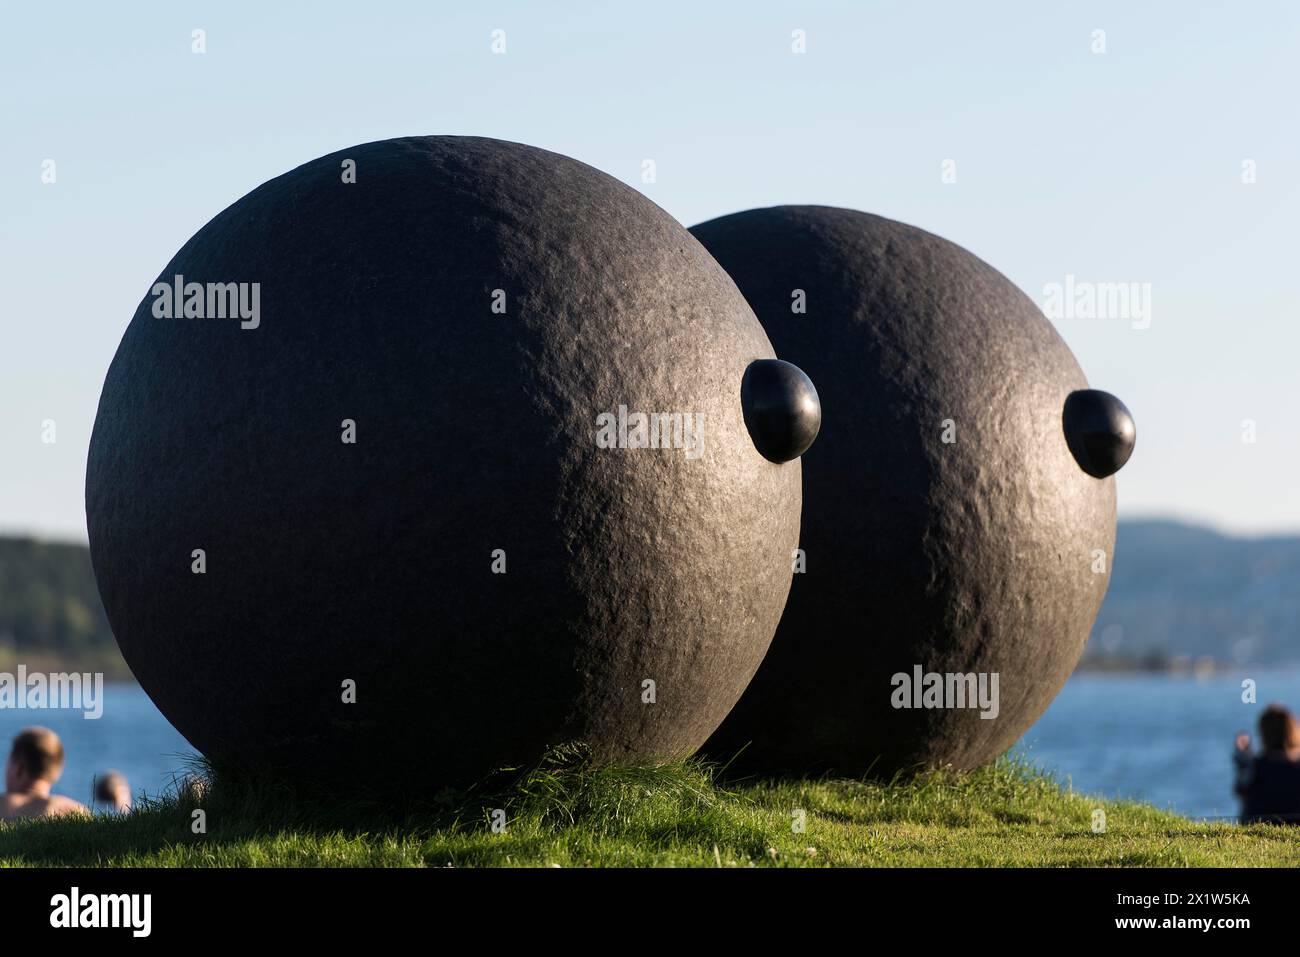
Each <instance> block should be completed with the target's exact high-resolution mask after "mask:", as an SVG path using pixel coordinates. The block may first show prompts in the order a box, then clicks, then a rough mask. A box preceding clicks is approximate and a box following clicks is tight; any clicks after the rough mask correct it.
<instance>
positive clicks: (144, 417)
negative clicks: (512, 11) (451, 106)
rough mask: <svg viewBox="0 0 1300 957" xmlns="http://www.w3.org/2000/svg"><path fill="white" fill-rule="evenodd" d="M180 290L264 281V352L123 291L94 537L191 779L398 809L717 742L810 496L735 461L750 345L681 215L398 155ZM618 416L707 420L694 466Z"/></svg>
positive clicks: (275, 208) (728, 294) (265, 227)
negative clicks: (394, 800) (197, 563)
mask: <svg viewBox="0 0 1300 957" xmlns="http://www.w3.org/2000/svg"><path fill="white" fill-rule="evenodd" d="M346 159H351V160H354V161H355V163H356V182H355V183H351V184H348V183H344V182H343V181H342V176H341V173H342V164H343V162H344V160H346ZM178 273H179V274H182V275H183V276H184V277H185V279H186V281H198V282H249V283H252V282H258V283H260V284H261V288H260V322H259V324H258V325H257V327H256V328H248V329H245V328H241V325H240V323H239V322H238V321H236V320H231V319H213V318H209V319H160V318H156V317H155V316H154V315H153V314H152V312H151V309H152V305H153V302H154V299H153V297H152V296H146V298H145V300H144V301H143V302H142V303H141V305H140V307H139V309H138V310H137V312H136V314H135V317H134V319H133V320H132V321H131V323H130V326H129V327H128V329H127V331H126V333H125V335H124V337H123V339H122V343H121V345H120V347H119V349H118V352H117V355H116V357H115V358H114V360H113V363H112V366H111V368H110V369H109V372H108V376H107V380H106V382H105V384H104V390H103V395H102V398H101V400H100V405H99V413H98V417H97V419H96V422H95V429H94V434H93V437H92V440H91V446H90V455H89V463H88V468H87V477H86V511H87V519H88V523H89V531H90V544H91V550H92V556H93V560H94V565H95V571H96V575H97V577H98V582H99V587H100V590H101V593H102V595H103V598H104V604H105V606H106V608H107V611H108V616H109V619H110V621H111V623H112V625H113V629H114V632H115V634H116V636H117V640H118V642H119V644H120V645H121V648H122V652H123V654H124V655H125V657H126V660H127V662H128V663H129V664H130V666H131V668H132V670H133V671H134V672H135V674H136V676H137V677H138V678H139V680H140V683H141V684H142V685H143V687H144V688H145V690H146V691H147V692H148V693H149V695H150V697H152V698H153V700H154V701H155V702H156V703H157V705H158V707H159V708H160V709H161V710H162V712H163V714H164V715H166V716H167V718H168V719H169V720H170V721H172V722H173V723H174V724H175V725H176V727H177V728H178V729H179V730H180V731H181V732H182V733H183V734H184V735H185V736H186V737H187V738H188V739H189V740H190V741H191V742H193V744H194V745H195V746H196V747H197V748H199V750H201V751H203V752H204V753H205V754H208V755H210V756H215V757H217V758H219V759H221V760H224V761H228V762H236V763H238V764H241V765H243V766H245V767H248V768H252V769H268V768H279V769H282V770H284V771H286V772H288V773H289V774H291V775H294V776H297V777H300V778H312V777H323V778H327V777H334V776H340V775H341V776H351V775H358V774H360V775H362V776H363V777H364V778H365V779H366V781H367V782H368V783H371V784H375V783H389V784H391V785H393V786H396V787H403V788H406V787H411V786H422V785H425V784H436V783H438V782H442V781H459V780H465V779H468V778H472V777H474V776H476V775H479V774H482V773H483V772H485V771H488V770H490V769H492V768H494V767H497V766H500V765H502V764H507V763H514V762H524V761H530V760H532V759H534V758H536V757H538V755H539V754H540V753H541V751H542V750H543V748H544V747H545V746H546V745H548V744H549V743H551V742H554V741H560V740H579V741H584V742H586V743H588V744H589V745H590V746H591V747H592V749H593V751H594V753H595V756H596V757H597V758H598V759H601V760H612V759H619V760H642V759H657V758H666V757H671V756H675V755H679V754H683V753H686V752H689V751H691V750H692V749H694V748H696V747H698V746H699V744H700V743H701V742H702V741H703V740H704V739H705V738H706V737H707V736H708V735H709V734H710V733H711V732H712V731H713V730H714V729H715V728H716V727H717V725H718V723H719V722H720V721H721V719H722V718H723V716H724V715H725V714H726V713H727V711H728V709H729V708H730V707H731V706H732V704H733V703H734V702H735V701H736V699H737V698H738V697H739V695H740V693H741V691H742V690H743V689H744V687H745V686H746V683H747V682H748V681H749V679H750V677H751V675H752V674H753V672H754V670H755V668H756V667H757V666H758V663H759V661H760V660H761V659H762V656H763V654H764V652H765V650H766V648H767V646H768V643H769V641H770V639H771V636H772V633H773V632H774V630H775V627H776V623H777V621H778V619H779V617H780V614H781V610H782V607H783V605H784V602H785V597H786V593H787V590H788V587H789V583H790V574H791V568H790V553H791V550H792V549H793V548H794V546H795V542H796V540H797V537H798V524H799V497H800V495H799V488H800V484H799V483H800V466H799V463H798V462H788V463H785V464H782V465H777V464H773V463H772V462H769V461H766V460H765V459H764V458H763V457H762V456H761V455H760V454H759V452H758V451H757V450H756V449H755V447H754V444H753V442H752V441H751V439H750V437H749V435H748V433H747V431H746V427H745V423H744V421H743V416H742V410H741V403H740V390H741V381H742V377H743V375H744V372H745V370H746V368H747V367H748V366H749V364H750V363H751V362H753V361H754V360H757V359H763V358H771V357H772V356H773V352H772V349H771V347H770V345H769V343H768V341H767V338H766V337H765V336H764V334H763V331H762V329H761V327H760V326H759V324H758V323H757V321H756V320H755V318H754V316H753V314H752V313H751V312H750V310H749V309H748V307H747V306H746V304H745V302H744V300H743V298H742V297H741V296H740V294H739V293H738V292H737V290H736V289H735V287H734V285H733V284H732V282H731V280H730V279H729V278H728V277H727V275H726V274H725V273H724V272H723V271H722V269H721V268H720V267H719V266H718V265H717V264H716V263H715V262H714V261H713V260H712V259H711V258H710V257H709V256H708V255H707V254H706V253H705V252H704V250H703V249H701V248H700V246H699V245H698V244H697V243H696V242H695V241H694V240H693V239H692V238H691V236H690V235H689V233H687V232H686V230H685V229H683V228H682V227H681V226H680V225H679V224H678V223H676V222H675V221H674V220H673V219H672V218H671V217H669V216H668V215H667V214H666V213H664V212H663V211H662V210H660V209H659V208H658V207H657V206H655V205H654V204H652V203H651V202H649V201H648V200H646V199H645V198H643V197H642V196H641V195H640V194H638V193H636V192H635V191H633V190H631V189H630V188H628V187H626V186H624V185H622V184H620V183H618V182H617V181H615V180H614V179H612V178H610V177H608V176H606V175H604V174H602V173H600V172H598V171H596V170H594V169H592V168H590V167H588V166H585V165H583V164H581V163H579V162H576V161H574V160H572V159H569V158H567V157H564V156H560V155H557V154H554V153H550V152H546V151H543V150H539V149H533V148H530V147H526V146H521V145H517V144H511V143H504V142H499V141H494V140H487V139H478V138H461V137H427V138H410V139H397V140H389V141H385V142H379V143H371V144H368V145H363V146H357V147H355V148H353V149H348V150H344V151H341V152H339V153H335V154H333V155H330V156H326V157H323V158H321V159H317V160H314V161H312V162H309V163H307V164H305V165H304V166H301V167H299V168H297V169H295V170H293V171H292V172H289V173H287V174H285V175H283V176H280V177H278V178H277V179H274V180H272V181H270V182H268V183H266V184H264V185H263V186H261V187H259V188H258V189H256V190H254V191H253V192H251V193H249V194H248V195H247V196H245V197H244V198H243V199H241V200H239V201H238V202H236V203H235V204H234V205H232V206H231V207H229V208H228V209H226V210H225V211H224V212H222V213H221V214H220V215H218V216H217V217H216V218H215V219H213V220H212V221H211V222H210V223H209V224H208V225H207V226H205V227H204V228H203V229H202V230H201V231H200V232H199V233H198V234H197V235H195V236H194V238H192V239H191V240H190V241H189V242H188V243H186V245H185V246H184V248H182V249H181V251H180V252H179V253H178V254H177V255H176V257H175V258H174V259H173V260H172V261H171V262H170V263H169V264H168V265H167V267H166V268H165V269H164V270H163V271H162V274H161V276H160V277H159V279H160V281H164V282H171V281H172V277H174V276H175V275H176V274H178ZM494 290H502V291H503V293H504V295H505V299H504V303H505V308H506V312H505V314H498V313H494V312H493V311H492V305H493V303H494V301H496V302H499V301H501V300H500V299H499V298H497V299H494V293H493V291H494ZM620 405H625V406H626V407H627V409H628V410H629V414H630V413H632V412H635V411H637V410H640V411H643V412H650V411H668V412H679V413H685V414H691V415H695V414H698V415H702V416H703V433H702V435H703V444H702V453H701V454H698V455H697V454H695V453H694V452H692V451H690V450H685V449H681V448H677V449H671V448H670V449H655V448H650V449H645V448H641V449H633V448H598V447H597V444H596V435H597V427H596V422H597V416H598V415H599V414H600V413H602V412H614V413H615V414H617V412H618V408H619V406H620ZM345 419H351V420H354V422H355V439H356V441H355V444H345V443H344V442H343V441H341V439H342V436H343V428H342V422H343V420H345ZM683 441H685V439H684V440H683ZM195 549H203V550H205V552H206V573H204V574H194V573H193V571H192V563H193V559H192V557H191V555H192V552H193V550H195ZM495 549H502V550H504V552H505V561H506V573H505V574H493V573H492V564H493V551H494V550H495ZM345 679H352V680H354V681H355V682H356V685H357V692H356V703H355V704H344V703H342V701H341V686H342V683H343V682H344V680H345ZM646 680H651V681H654V682H655V686H654V693H655V698H656V702H655V703H654V704H646V703H644V701H643V698H644V697H645V696H646V686H645V685H644V684H643V682H645V681H646ZM386 762H391V763H386ZM389 774H393V775H395V777H393V778H391V779H388V777H387V776H388V775H389Z"/></svg>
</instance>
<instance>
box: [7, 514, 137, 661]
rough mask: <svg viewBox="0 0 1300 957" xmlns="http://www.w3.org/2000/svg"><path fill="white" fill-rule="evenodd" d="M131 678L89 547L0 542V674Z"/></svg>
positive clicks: (18, 540) (14, 540)
mask: <svg viewBox="0 0 1300 957" xmlns="http://www.w3.org/2000/svg"><path fill="white" fill-rule="evenodd" d="M19 663H21V664H25V665H27V667H28V668H29V669H32V670H38V671H74V670H75V671H102V672H104V674H105V675H106V676H107V677H110V678H129V677H130V675H131V672H130V670H129V669H128V668H127V667H126V663H125V662H124V661H123V660H122V655H121V653H120V652H119V651H118V650H117V643H116V642H115V641H114V640H113V633H112V631H111V630H110V629H109V627H108V618H107V617H105V615H104V606H103V605H102V604H101V603H100V600H99V590H98V589H97V588H96V587H95V575H94V572H93V571H92V569H91V567H90V550H89V549H87V548H86V547H85V546H84V545H72V544H63V543H54V542H40V541H35V540H33V539H30V538H4V537H0V670H4V671H10V672H12V671H13V670H14V669H15V667H16V666H17V665H18V664H19Z"/></svg>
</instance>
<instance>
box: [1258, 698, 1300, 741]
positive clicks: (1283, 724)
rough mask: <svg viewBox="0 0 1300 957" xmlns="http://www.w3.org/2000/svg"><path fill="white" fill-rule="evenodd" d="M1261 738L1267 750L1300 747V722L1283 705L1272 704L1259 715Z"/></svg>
mask: <svg viewBox="0 0 1300 957" xmlns="http://www.w3.org/2000/svg"><path fill="white" fill-rule="evenodd" d="M1259 739H1260V742H1261V743H1262V744H1263V745H1264V750H1265V751H1291V750H1295V749H1296V748H1300V724H1297V723H1296V719H1295V715H1293V714H1292V713H1291V712H1290V711H1288V710H1287V709H1286V708H1284V707H1283V706H1282V705H1280V704H1271V705H1269V706H1268V707H1267V708H1265V709H1264V712H1263V713H1262V714H1261V715H1260V716H1259Z"/></svg>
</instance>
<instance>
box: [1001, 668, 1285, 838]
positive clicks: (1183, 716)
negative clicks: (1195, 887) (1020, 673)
mask: <svg viewBox="0 0 1300 957" xmlns="http://www.w3.org/2000/svg"><path fill="white" fill-rule="evenodd" d="M1247 678H1250V679H1253V680H1254V682H1255V696H1256V703H1254V704H1246V703H1243V701H1242V694H1243V690H1242V681H1243V680H1244V679H1247ZM1273 701H1280V702H1282V703H1283V704H1285V705H1287V706H1288V707H1291V708H1293V709H1295V708H1297V707H1300V671H1259V670H1253V669H1247V670H1243V671H1241V672H1230V673H1227V674H1223V675H1216V676H1214V677H1210V678H1204V679H1198V678H1194V677H1191V676H1187V677H1172V676H1168V675H1077V676H1075V677H1073V678H1071V679H1070V680H1069V681H1068V682H1066V685H1065V688H1064V689H1062V691H1061V693H1060V695H1058V696H1057V698H1056V700H1055V701H1053V702H1052V706H1051V707H1050V708H1048V709H1047V713H1046V714H1044V715H1043V716H1042V717H1041V718H1040V719H1039V720H1038V723H1037V724H1035V725H1034V726H1033V727H1032V728H1030V729H1029V731H1027V732H1026V733H1025V736H1024V737H1023V738H1021V740H1020V743H1019V744H1018V745H1017V747H1016V750H1017V751H1018V752H1019V753H1021V754H1023V755H1025V756H1027V757H1028V758H1029V759H1030V760H1031V761H1032V762H1033V763H1035V764H1037V765H1039V766H1041V767H1044V768H1050V769H1052V770H1054V771H1055V772H1057V774H1058V775H1059V776H1060V778H1061V779H1062V781H1067V780H1068V781H1069V782H1070V783H1072V784H1073V786H1074V789H1075V790H1076V791H1082V792H1084V793H1088V794H1098V795H1101V796H1103V797H1127V798H1135V799H1138V800H1142V801H1148V802H1150V803H1152V804H1155V805H1157V806H1158V807H1163V808H1168V809H1170V810H1174V811H1177V812H1178V813H1180V814H1186V815H1188V816H1190V817H1219V816H1225V817H1230V816H1235V815H1236V814H1237V811H1238V805H1237V801H1236V800H1235V799H1234V797H1233V795H1232V751H1233V738H1234V737H1235V736H1236V734H1237V732H1238V731H1249V732H1250V734H1251V737H1252V739H1254V740H1256V741H1258V728H1257V722H1258V721H1259V712H1260V710H1261V709H1262V708H1264V707H1265V706H1266V705H1268V704H1269V703H1270V702H1273Z"/></svg>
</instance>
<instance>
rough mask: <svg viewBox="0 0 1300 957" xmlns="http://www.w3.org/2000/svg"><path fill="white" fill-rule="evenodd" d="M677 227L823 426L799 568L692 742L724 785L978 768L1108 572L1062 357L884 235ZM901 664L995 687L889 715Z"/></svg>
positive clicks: (807, 463) (1080, 634)
mask: <svg viewBox="0 0 1300 957" xmlns="http://www.w3.org/2000/svg"><path fill="white" fill-rule="evenodd" d="M692 232H693V233H694V234H695V236H696V237H697V238H698V239H699V240H700V241H701V242H702V243H703V244H704V245H705V247H706V248H708V249H709V251H710V252H712V253H713V255H714V256H715V258H717V260H718V261H719V262H720V263H721V264H722V265H723V266H724V267H725V268H726V269H727V271H728V272H729V273H730V274H731V276H732V278H733V279H735V280H736V284H737V285H738V286H739V287H740V289H741V291H742V292H743V293H744V294H745V296H746V298H747V299H748V300H749V303H750V305H751V306H753V307H754V310H755V312H756V313H757V314H758V317H759V319H760V321H761V322H762V323H763V324H764V327H765V329H766V330H767V333H768V336H769V338H770V339H771V341H772V343H773V345H774V347H775V348H776V351H777V354H778V355H779V356H780V357H781V358H782V359H785V360H789V361H790V362H793V363H795V364H796V365H798V366H799V367H800V368H801V369H803V370H804V371H805V372H806V373H807V374H808V375H809V376H810V377H811V378H812V381H813V382H814V383H816V386H817V391H818V393H819V394H820V396H821V403H822V411H823V421H822V427H821V433H820V435H819V436H818V438H817V442H816V444H814V445H813V446H812V448H811V449H809V451H808V452H807V454H806V455H805V456H804V457H803V463H804V469H803V479H804V512H803V531H802V535H801V539H800V543H801V547H802V548H803V549H804V550H805V552H806V560H807V570H806V572H804V573H802V574H796V575H795V579H794V584H793V586H792V588H791V592H790V599H789V602H788V605H787V608H786V611H785V615H784V617H783V619H782V622H781V626H780V628H779V629H778V632H777V637H776V638H775V639H774V641H773V643H772V648H771V650H770V651H769V653H768V655H767V657H766V658H765V659H764V661H763V664H762V667H761V668H760V669H759V672H758V674H757V675H756V676H755V678H754V681H753V683H752V684H751V685H750V688H749V690H748V691H747V692H746V693H745V695H744V696H743V698H742V699H741V701H740V703H739V704H738V705H737V706H736V708H735V709H734V710H733V711H732V713H731V715H730V716H729V717H728V718H727V720H726V721H725V722H724V723H723V725H722V727H721V728H720V729H719V730H718V732H717V734H716V735H714V737H713V738H711V739H710V741H709V743H708V744H707V745H706V749H705V750H706V751H707V752H708V753H710V754H711V755H713V756H715V757H718V758H720V759H729V758H731V757H732V756H733V755H734V754H735V753H736V752H737V751H739V750H740V749H741V748H742V747H745V746H746V745H748V747H745V750H744V751H743V753H742V754H741V756H740V758H739V760H738V761H737V762H736V764H735V765H734V768H735V769H736V770H737V771H742V772H743V771H754V770H758V771H774V770H786V771H796V772H820V771H824V770H829V769H833V770H835V771H838V772H841V773H849V774H860V773H864V772H868V771H871V772H872V773H876V774H888V773H890V772H892V771H893V770H895V769H898V768H908V767H912V766H916V765H944V764H951V765H953V766H955V767H958V768H966V767H971V766H974V765H978V764H980V763H982V762H985V761H987V760H989V759H991V758H993V757H994V756H995V755H997V754H998V753H999V752H1001V751H1002V750H1003V749H1005V748H1006V747H1008V746H1009V745H1011V744H1012V743H1013V742H1014V741H1015V740H1016V739H1017V738H1018V737H1019V736H1020V735H1021V734H1022V733H1023V732H1024V731H1025V729H1027V728H1028V727H1029V725H1030V724H1031V723H1032V722H1033V721H1034V720H1035V719H1036V718H1037V717H1038V716H1039V715H1040V714H1041V713H1042V712H1043V710H1044V709H1045V708H1046V707H1047V705H1048V703H1049V702H1050V701H1051V700H1052V698H1053V697H1054V696H1055V695H1056V693H1057V691H1058V690H1059V689H1060V687H1061V685H1062V684H1063V683H1064V681H1065V679H1066V677H1067V676H1068V675H1069V673H1070V671H1071V670H1072V669H1073V667H1074V665H1075V664H1076V663H1077V661H1078V659H1079V656H1080V655H1081V654H1082V652H1083V647H1084V644H1085V642H1086V640H1087V637H1088V632H1089V629H1090V628H1091V625H1092V622H1093V619H1094V617H1095V616H1096V613H1097V609H1098V607H1099V605H1100V604H1101V600H1102V596H1103V594H1104V593H1105V590H1106V584H1107V580H1108V577H1109V569H1110V554H1111V550H1112V547H1113V543H1114V535H1115V487H1114V479H1104V480H1098V479H1096V478H1093V477H1091V476H1089V475H1087V474H1085V473H1084V471H1083V470H1082V469H1081V468H1080V467H1079V465H1078V464H1077V463H1076V462H1075V460H1074V458H1073V456H1072V455H1071V453H1070V449H1069V447H1068V444H1067V441H1066V438H1065V435H1064V430H1063V424H1062V416H1063V410H1064V405H1065V401H1066V397H1067V396H1068V395H1069V394H1070V393H1071V392H1073V391H1075V390H1078V389H1083V388H1085V387H1086V385H1087V383H1086V382H1085V380H1084V377H1083V374H1082V372H1081V371H1080V370H1079V367H1078V365H1077V364H1076V363H1075V361H1074V358H1073V357H1072V356H1071V354H1070V352H1069V350H1068V349H1067V348H1066V346H1065V344H1064V343H1063V342H1062V341H1061V339H1060V337H1059V336H1058V335H1057V333H1056V332H1055V330H1054V329H1053V328H1052V327H1051V325H1050V324H1049V323H1048V322H1047V320H1046V319H1045V318H1044V316H1043V315H1042V313H1041V312H1040V310H1039V309H1038V308H1037V307H1036V306H1035V305H1034V304H1033V303H1032V302H1031V301H1030V300H1029V299H1028V298H1027V297H1026V296H1025V295H1023V294H1022V293H1021V292H1020V291H1019V290H1018V289H1016V288H1015V287H1014V286H1013V285H1012V284H1011V283H1010V282H1009V281H1008V280H1007V279H1006V278H1005V277H1003V276H1002V275H1001V274H999V273H998V272H997V271H996V270H994V269H992V268H991V267H989V266H988V265H986V264H985V263H983V262H982V261H980V260H979V259H977V258H976V257H975V256H973V255H971V254H970V253H968V252H966V251H965V250H963V249H962V248H960V247H959V246H956V245H954V244H952V243H950V242H948V241H946V240H943V239H940V238H939V237H937V236H934V235H931V234H929V233H926V232H923V231H922V230H919V229H916V228H914V227H911V226H907V225H904V224H902V223H898V222H894V221H891V220H888V219H882V218H880V217H877V216H871V215H868V214H866V213H860V212H854V211H851V210H844V209H834V208H828V207H777V208H773V209H760V210H751V211H749V212H744V213H737V214H735V215H731V216H724V217H722V218H720V219H715V220H712V221H710V222H707V223H703V224H701V225H699V226H696V227H695V228H694V229H693V230H692ZM794 290H803V291H804V294H805V295H806V304H807V313H806V314H798V313H795V312H793V311H792V302H794V301H795V300H796V297H795V294H794ZM948 420H951V426H952V428H953V432H952V433H950V435H951V436H952V437H954V438H955V441H954V442H952V443H951V444H949V443H945V442H944V441H943V438H944V432H945V428H946V425H947V424H948ZM1094 550H1101V552H1102V553H1104V558H1103V559H1102V562H1103V564H1102V565H1101V566H1096V563H1097V557H1096V555H1095V553H1094ZM1094 567H1101V568H1102V571H1100V572H1095V571H1094ZM916 665H921V666H922V667H923V668H924V670H925V671H926V672H940V673H945V672H949V673H979V672H985V673H993V672H997V673H998V674H999V695H998V697H999V710H998V716H997V717H996V718H993V719H986V718H981V717H980V711H979V709H969V708H963V709H925V708H919V709H896V708H894V707H893V706H892V702H891V696H892V693H893V692H894V690H895V686H894V685H893V683H892V680H891V679H892V676H893V675H895V674H898V673H903V674H907V675H909V676H910V675H911V674H912V673H913V669H914V666H916Z"/></svg>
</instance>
